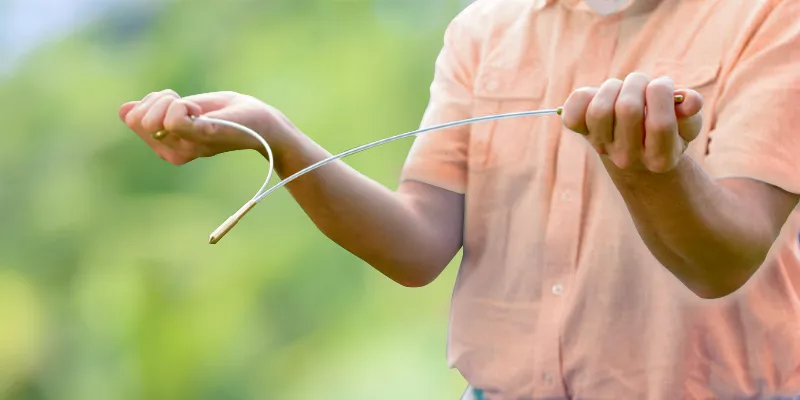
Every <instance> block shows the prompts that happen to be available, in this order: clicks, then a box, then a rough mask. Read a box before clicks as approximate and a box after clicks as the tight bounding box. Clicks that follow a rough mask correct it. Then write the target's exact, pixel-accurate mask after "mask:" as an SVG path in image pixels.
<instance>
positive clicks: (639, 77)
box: [627, 71, 650, 82]
mask: <svg viewBox="0 0 800 400" xmlns="http://www.w3.org/2000/svg"><path fill="white" fill-rule="evenodd" d="M627 79H630V80H636V81H640V82H642V81H650V78H649V77H648V76H647V74H645V73H644V72H642V71H634V72H632V73H631V74H630V75H628V78H627Z"/></svg>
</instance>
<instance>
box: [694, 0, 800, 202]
mask: <svg viewBox="0 0 800 400" xmlns="http://www.w3.org/2000/svg"><path fill="white" fill-rule="evenodd" d="M772 3H773V4H775V5H774V6H773V9H772V12H771V13H770V14H769V15H768V16H767V17H765V18H764V20H763V21H762V22H761V24H760V25H759V27H758V29H757V31H756V33H755V34H754V35H752V37H751V39H750V40H749V41H748V43H747V45H746V46H744V47H743V51H742V52H741V54H740V56H739V59H738V61H737V63H736V65H735V67H734V68H733V69H732V71H731V73H730V75H729V78H728V79H727V80H726V82H725V83H724V89H723V90H722V92H721V96H720V97H719V101H718V103H717V105H716V107H715V111H716V113H717V114H716V116H715V117H716V118H715V121H714V125H713V128H712V131H711V133H710V135H711V136H710V138H711V141H710V143H709V148H708V154H707V156H706V159H705V165H706V170H707V172H708V173H709V175H710V176H711V177H713V178H749V179H755V180H758V181H762V182H765V183H768V184H771V185H774V186H777V187H780V188H782V189H783V190H786V191H788V192H791V193H798V194H800V1H795V0H783V1H774V2H772Z"/></svg>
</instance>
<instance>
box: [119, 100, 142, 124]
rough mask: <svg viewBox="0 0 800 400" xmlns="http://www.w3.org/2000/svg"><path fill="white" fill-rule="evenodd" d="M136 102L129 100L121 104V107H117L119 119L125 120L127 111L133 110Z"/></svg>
mask: <svg viewBox="0 0 800 400" xmlns="http://www.w3.org/2000/svg"><path fill="white" fill-rule="evenodd" d="M138 104H139V102H138V101H129V102H127V103H125V104H123V105H122V107H120V108H119V119H121V120H122V121H123V122H125V119H126V118H127V117H128V113H129V112H131V110H133V108H134V107H136V105H138Z"/></svg>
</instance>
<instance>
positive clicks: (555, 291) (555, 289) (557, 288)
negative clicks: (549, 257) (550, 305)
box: [553, 283, 564, 296]
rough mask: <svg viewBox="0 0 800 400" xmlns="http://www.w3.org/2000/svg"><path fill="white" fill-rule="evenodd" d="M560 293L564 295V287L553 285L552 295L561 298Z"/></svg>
mask: <svg viewBox="0 0 800 400" xmlns="http://www.w3.org/2000/svg"><path fill="white" fill-rule="evenodd" d="M562 293H564V285H562V284H560V283H556V284H555V285H553V294H554V295H556V296H561V294H562Z"/></svg>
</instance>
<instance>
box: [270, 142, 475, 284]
mask: <svg viewBox="0 0 800 400" xmlns="http://www.w3.org/2000/svg"><path fill="white" fill-rule="evenodd" d="M291 148H292V150H291V151H288V152H285V153H284V154H285V155H283V156H282V157H277V158H276V163H275V168H276V172H277V173H278V174H279V175H280V176H281V177H282V178H285V177H286V176H289V175H291V174H293V173H295V172H297V171H299V170H301V169H302V168H305V167H306V166H308V165H310V164H312V163H314V162H317V161H320V160H322V159H324V158H326V157H329V156H330V154H329V153H328V152H327V151H325V150H324V149H323V148H322V147H321V146H319V145H318V144H316V143H315V142H313V141H312V140H311V139H309V138H308V137H306V136H305V135H302V134H298V135H296V140H295V142H294V143H293V144H292V146H291ZM286 188H287V190H288V191H289V192H290V193H291V195H292V196H293V197H294V198H295V200H296V201H297V203H298V204H299V205H300V207H302V209H303V210H304V211H305V213H306V214H307V215H308V216H309V217H310V218H311V220H312V221H313V222H314V224H315V225H316V226H317V227H318V228H319V229H320V230H321V231H322V232H323V233H324V234H325V235H326V236H327V237H328V238H330V239H331V240H333V241H334V242H336V243H337V244H339V245H340V246H342V247H343V248H344V249H346V250H348V251H349V252H351V253H352V254H354V255H356V256H357V257H359V258H361V259H362V260H364V261H365V262H367V263H368V264H370V265H371V266H372V267H374V268H375V269H377V270H378V271H380V272H381V273H383V274H384V275H386V276H387V277H389V278H390V279H392V280H394V281H396V282H398V283H400V284H402V285H404V286H410V287H418V286H424V285H427V284H428V283H430V282H431V281H433V280H434V279H435V278H436V277H437V276H438V275H439V274H440V273H441V272H442V270H444V268H445V267H446V266H447V264H448V263H449V262H450V261H451V260H452V259H453V257H454V256H455V254H456V253H457V252H458V250H459V249H460V248H461V238H462V225H463V218H464V196H463V195H461V194H458V193H454V192H451V191H449V190H446V189H442V188H439V187H436V186H432V185H428V184H425V183H420V182H413V181H410V182H405V183H404V184H402V185H401V186H400V188H399V189H398V191H396V192H395V191H392V190H390V189H388V188H386V187H384V186H383V185H381V184H380V183H377V182H375V181H373V180H371V179H370V178H368V177H366V176H364V175H362V174H360V173H359V172H357V171H356V170H354V169H353V168H351V167H350V166H348V165H347V164H345V163H344V162H335V163H332V164H329V165H327V166H325V167H324V168H320V169H319V170H316V171H314V172H312V173H310V174H307V175H304V176H302V177H300V178H298V179H297V180H295V181H293V182H291V183H290V184H288V185H286Z"/></svg>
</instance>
